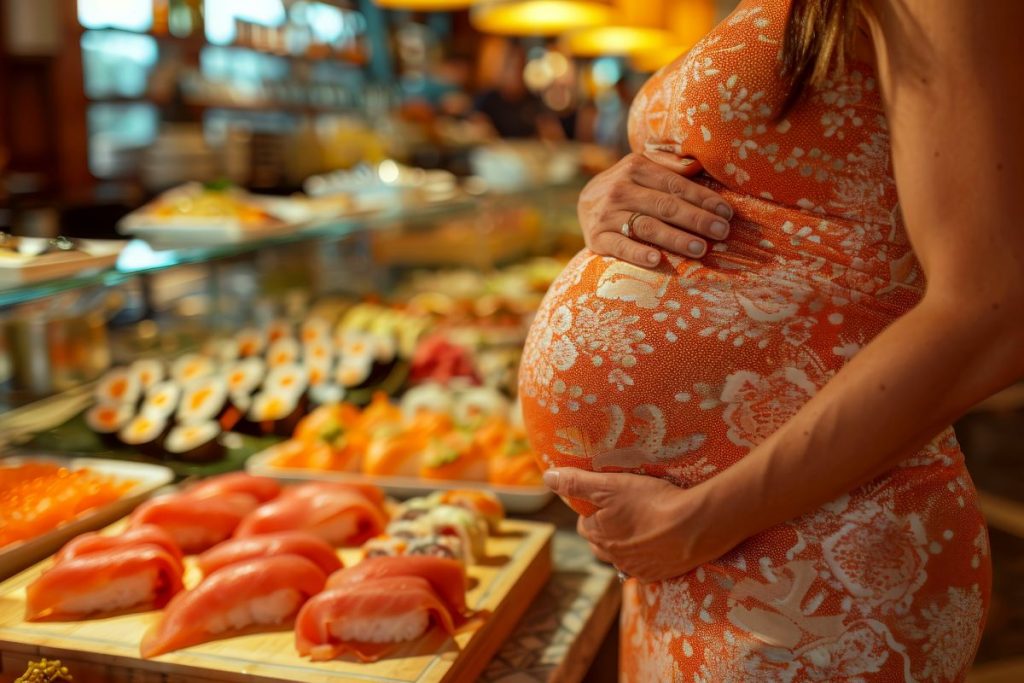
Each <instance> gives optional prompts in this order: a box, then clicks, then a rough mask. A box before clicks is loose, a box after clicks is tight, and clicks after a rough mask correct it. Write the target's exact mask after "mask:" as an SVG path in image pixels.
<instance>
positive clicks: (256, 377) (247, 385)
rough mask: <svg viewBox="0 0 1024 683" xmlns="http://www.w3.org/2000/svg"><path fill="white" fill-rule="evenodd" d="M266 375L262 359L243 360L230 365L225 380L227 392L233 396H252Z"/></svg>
mask: <svg viewBox="0 0 1024 683" xmlns="http://www.w3.org/2000/svg"><path fill="white" fill-rule="evenodd" d="M266 375H267V364H266V363H264V362H263V359H262V358H244V359H242V360H239V361H235V362H234V363H231V364H230V365H228V367H227V372H226V373H225V379H226V380H227V383H228V392H229V393H230V394H232V395H234V394H252V393H253V392H255V391H256V389H258V388H259V386H260V385H261V384H262V383H263V378H264V377H266Z"/></svg>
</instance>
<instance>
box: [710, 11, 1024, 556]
mask: <svg viewBox="0 0 1024 683" xmlns="http://www.w3.org/2000/svg"><path fill="white" fill-rule="evenodd" d="M876 5H877V16H876V23H875V26H874V27H873V33H874V36H875V44H876V54H877V55H878V59H879V76H880V80H881V84H882V91H883V94H884V96H885V100H886V109H887V115H888V119H889V123H890V128H891V134H892V149H893V162H894V165H895V174H896V182H897V188H898V191H899V195H900V201H901V205H902V211H903V215H904V218H905V221H906V225H907V232H908V235H909V237H910V240H911V243H912V244H913V246H914V250H915V252H916V254H917V256H918V258H919V260H920V262H921V265H922V267H923V269H924V271H925V275H926V278H927V281H928V287H927V292H926V294H925V295H924V297H923V299H922V301H921V303H920V304H919V305H918V306H917V307H916V308H915V309H913V310H912V311H910V312H909V313H908V314H907V315H905V316H903V317H902V318H900V319H899V320H897V321H896V322H895V323H893V324H892V325H891V326H890V327H889V328H888V329H887V330H885V331H884V332H883V333H882V334H880V335H879V336H878V337H877V338H875V339H874V340H873V341H872V342H871V343H869V344H867V345H866V346H865V347H864V348H863V349H862V350H861V351H860V352H859V353H858V354H857V355H856V356H855V357H854V358H853V359H852V360H851V361H850V363H849V364H848V365H847V366H846V367H844V368H843V369H842V370H841V371H840V372H839V373H837V374H836V376H835V377H834V378H833V379H832V380H831V381H830V382H829V383H828V384H827V385H826V386H825V387H824V388H823V389H822V391H821V392H820V393H819V394H818V395H817V396H815V397H814V398H813V399H812V400H811V401H809V402H808V403H807V404H806V405H805V406H804V408H803V409H802V410H801V411H800V412H799V413H798V414H797V415H796V416H795V417H794V418H793V419H792V420H791V421H790V422H788V423H787V424H786V425H785V426H784V427H782V428H781V429H780V430H779V431H778V432H776V433H775V434H774V435H772V436H771V437H770V438H769V439H768V440H767V441H765V442H764V443H762V444H761V445H759V446H758V447H757V448H755V449H754V451H753V452H752V453H751V454H750V455H749V456H748V457H747V458H744V459H743V460H742V461H740V462H739V463H738V464H736V465H735V466H734V467H732V468H730V469H729V470H727V471H725V472H723V473H722V474H721V476H719V477H715V478H713V479H711V480H709V481H708V482H705V483H704V484H702V485H701V486H700V487H698V488H699V489H702V491H701V495H702V497H703V504H704V505H706V506H709V507H710V508H712V509H715V510H720V511H722V512H723V514H726V515H729V514H732V515H733V516H734V519H733V521H734V523H735V527H736V528H737V529H742V532H741V534H742V535H744V536H746V535H749V534H750V533H751V532H755V531H759V530H762V529H765V528H768V527H770V526H772V525H774V524H778V523H781V522H783V521H785V520H788V519H792V518H793V517H796V516H798V515H800V514H802V513H805V512H808V511H810V510H812V509H814V508H815V507H817V506H819V505H821V504H822V503H824V502H826V501H828V500H831V499H833V498H835V497H837V496H839V495H841V494H842V493H844V492H846V491H849V490H851V489H853V488H855V487H856V486H858V485H859V484H862V483H865V482H867V481H869V480H870V479H872V478H873V477H875V476H877V475H878V474H880V473H882V472H883V471H885V470H887V469H889V468H891V467H893V466H895V465H896V464H897V463H898V462H899V461H900V460H901V459H902V458H904V457H906V456H908V455H910V454H912V453H913V452H914V451H915V450H916V449H918V448H920V447H921V446H922V445H923V444H925V443H926V442H927V441H928V440H929V439H930V438H932V437H933V436H935V434H937V433H938V432H939V431H940V430H941V429H942V428H943V427H945V426H946V425H949V424H951V423H952V422H953V421H954V420H955V419H956V418H957V417H959V416H960V415H961V414H963V413H964V412H965V411H966V410H967V409H968V408H969V407H970V406H972V405H973V404H975V403H977V402H978V401H980V400H981V399H983V398H985V397H986V396H989V395H990V394H992V393H994V392H996V391H998V390H999V389H1001V388H1003V387H1005V386H1006V385H1008V384H1010V383H1012V382H1014V381H1016V380H1018V379H1020V378H1021V377H1022V376H1024V204H1022V202H1024V129H1022V123H1024V61H1022V60H1021V59H1020V58H1019V54H1018V49H1019V44H1020V35H1019V31H1020V28H1021V27H1022V26H1024V3H1022V2H1019V0H986V1H985V2H982V3H961V2H942V3H935V2H931V1H930V0H878V2H876ZM742 500H750V501H757V503H756V506H757V514H755V515H750V514H749V513H750V511H749V510H747V513H746V516H745V518H744V519H741V518H739V516H738V515H737V512H738V511H739V506H736V505H735V501H742ZM727 511H735V512H727ZM752 522H753V524H752ZM752 526H753V527H756V528H751V527H752ZM732 540H738V539H735V538H734V539H732Z"/></svg>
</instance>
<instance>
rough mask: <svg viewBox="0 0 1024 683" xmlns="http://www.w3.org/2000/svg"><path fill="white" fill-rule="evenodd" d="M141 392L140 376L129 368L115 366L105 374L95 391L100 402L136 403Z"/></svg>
mask: <svg viewBox="0 0 1024 683" xmlns="http://www.w3.org/2000/svg"><path fill="white" fill-rule="evenodd" d="M141 394H142V385H141V384H139V378H138V377H137V376H136V374H135V373H134V372H132V371H131V369H129V368H114V369H113V370H111V371H110V372H108V373H107V374H105V375H103V377H102V378H100V381H99V383H98V384H97V385H96V390H95V392H94V395H95V397H96V400H97V401H98V402H100V403H128V404H135V403H137V402H138V400H139V396H140V395H141Z"/></svg>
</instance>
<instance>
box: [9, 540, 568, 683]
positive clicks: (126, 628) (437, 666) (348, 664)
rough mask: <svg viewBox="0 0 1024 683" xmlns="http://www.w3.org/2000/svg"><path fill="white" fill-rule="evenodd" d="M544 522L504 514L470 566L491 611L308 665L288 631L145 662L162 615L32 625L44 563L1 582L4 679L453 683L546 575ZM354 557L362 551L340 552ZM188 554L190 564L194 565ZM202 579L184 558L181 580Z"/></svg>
mask: <svg viewBox="0 0 1024 683" xmlns="http://www.w3.org/2000/svg"><path fill="white" fill-rule="evenodd" d="M553 534H554V527H553V526H552V525H550V524H543V523H538V522H527V521H521V520H505V521H504V522H503V523H502V526H501V528H500V530H499V532H498V534H497V535H493V536H491V537H489V538H488V540H487V558H486V559H485V560H484V561H483V562H482V563H480V564H477V565H474V566H472V567H470V568H469V570H468V574H469V578H470V591H469V594H468V596H467V598H468V603H469V606H470V607H471V608H473V609H477V610H485V611H486V612H487V616H486V617H485V618H484V619H482V620H481V621H480V622H479V624H477V625H474V626H473V627H472V628H471V629H469V630H467V631H465V632H463V633H459V634H457V635H456V636H455V637H454V638H448V637H446V636H445V635H444V634H443V633H440V632H438V631H436V630H435V631H432V632H431V633H430V634H428V635H427V636H425V637H424V638H423V639H422V640H421V641H417V642H415V643H411V644H410V645H409V646H406V647H405V648H403V649H401V650H399V651H398V652H396V653H395V654H393V655H392V656H391V657H389V658H386V659H382V660H380V661H378V662H373V663H370V664H364V663H360V662H358V661H356V660H354V659H351V658H344V659H337V660H333V661H330V662H311V661H309V660H308V659H304V658H302V657H300V656H299V655H298V654H297V653H296V652H295V645H294V635H293V632H292V630H291V629H290V628H282V629H281V630H280V631H277V632H273V633H254V634H248V635H240V636H234V637H231V638H225V639H223V640H218V641H213V642H210V643H203V644H202V645H197V646H194V647H190V648H187V649H185V650H180V651H178V652H172V653H170V654H166V655H163V656H161V657H156V658H154V659H150V660H146V659H142V658H140V657H139V641H140V639H141V637H142V634H143V633H144V632H145V631H146V629H147V628H149V626H150V625H151V624H153V623H155V622H156V620H157V618H158V615H159V612H155V611H154V612H145V613H139V614H127V615H121V616H115V617H108V618H98V619H92V620H89V621H70V622H49V623H30V622H25V621H24V620H23V616H24V609H25V586H27V585H28V584H29V583H31V582H32V581H33V580H34V579H35V578H36V577H37V576H38V575H39V574H40V572H42V571H43V570H44V569H46V568H47V567H48V566H49V565H50V562H51V561H50V560H49V559H47V560H44V561H43V562H40V563H39V564H37V565H35V566H33V567H31V568H29V569H26V570H25V571H23V572H22V573H20V574H18V575H16V576H14V577H12V578H11V579H9V580H7V581H5V582H4V583H2V584H0V683H11V682H12V681H14V679H15V678H17V677H18V676H19V675H21V674H22V673H24V671H25V666H26V665H27V663H28V662H29V661H30V660H37V659H40V658H43V657H45V658H47V659H55V658H56V659H60V660H61V661H62V662H63V663H64V665H65V666H67V667H68V669H69V670H70V672H71V673H72V675H73V676H74V680H75V683H117V682H121V681H124V682H125V683H128V682H129V681H130V682H131V683H171V682H174V683H184V682H185V681H189V682H191V683H208V682H213V681H232V682H234V681H246V682H254V683H282V682H284V681H301V682H302V683H318V682H320V681H331V682H332V683H337V682H338V681H352V682H353V683H357V682H360V681H370V682H387V683H411V682H413V681H415V682H416V683H442V682H443V683H455V682H460V683H461V682H463V681H465V682H467V683H468V682H471V681H475V680H476V679H477V677H478V676H479V674H480V672H481V671H482V670H483V669H484V667H486V666H487V663H488V662H489V661H490V659H491V657H492V656H493V655H494V653H495V652H496V651H497V650H498V648H499V647H500V646H501V644H502V642H503V641H504V640H505V639H506V638H507V637H508V635H509V634H510V633H511V632H512V631H513V629H514V628H515V626H516V622H518V620H519V618H520V617H521V616H522V615H523V613H524V612H525V611H526V609H527V607H529V605H530V603H531V602H532V601H533V599H534V598H535V597H536V595H537V593H538V592H539V591H540V589H541V588H542V587H543V586H544V584H545V583H546V582H547V580H548V577H549V576H550V575H551V538H552V536H553ZM341 554H342V557H343V558H344V559H345V560H346V561H347V562H346V564H348V563H349V562H348V561H351V562H355V561H356V559H357V557H358V551H342V553H341ZM191 562H192V558H188V559H187V560H186V563H191ZM197 579H198V572H197V571H196V569H195V567H194V565H192V564H188V568H187V570H186V576H185V583H186V585H187V586H192V585H194V584H195V583H196V581H197Z"/></svg>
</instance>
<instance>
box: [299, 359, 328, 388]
mask: <svg viewBox="0 0 1024 683" xmlns="http://www.w3.org/2000/svg"><path fill="white" fill-rule="evenodd" d="M302 367H303V368H304V369H305V371H306V380H307V381H308V382H309V386H310V387H315V386H321V385H324V384H327V383H328V380H330V378H331V366H330V364H329V363H320V362H318V361H309V360H307V361H306V362H305V364H304V365H303V366H302Z"/></svg>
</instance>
